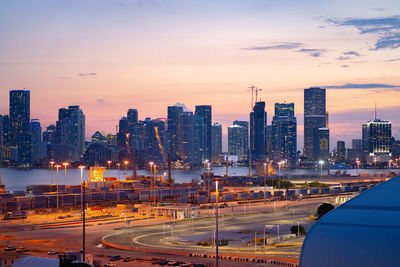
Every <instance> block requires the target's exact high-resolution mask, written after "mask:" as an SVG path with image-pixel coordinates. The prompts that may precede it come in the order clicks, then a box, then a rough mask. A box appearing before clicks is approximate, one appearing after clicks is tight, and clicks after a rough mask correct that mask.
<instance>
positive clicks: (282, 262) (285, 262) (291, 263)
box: [188, 253, 299, 267]
mask: <svg viewBox="0 0 400 267" xmlns="http://www.w3.org/2000/svg"><path fill="white" fill-rule="evenodd" d="M188 256H189V257H195V258H208V259H215V258H216V255H214V254H203V253H190V254H188ZM218 258H219V259H221V260H232V261H241V262H254V263H264V264H273V265H279V266H288V267H298V266H299V263H298V261H297V260H295V259H268V258H267V259H265V258H264V259H260V258H253V257H241V256H226V255H221V256H219V257H218Z"/></svg>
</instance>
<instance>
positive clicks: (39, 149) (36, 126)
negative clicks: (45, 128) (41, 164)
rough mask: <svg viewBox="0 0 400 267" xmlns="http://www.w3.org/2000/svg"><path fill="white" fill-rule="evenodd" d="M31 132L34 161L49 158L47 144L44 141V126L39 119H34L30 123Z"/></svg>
mask: <svg viewBox="0 0 400 267" xmlns="http://www.w3.org/2000/svg"><path fill="white" fill-rule="evenodd" d="M30 132H31V135H32V139H31V143H32V161H33V162H34V163H38V162H37V161H39V160H42V159H45V158H46V157H47V142H43V141H42V126H41V125H40V121H39V120H38V119H32V120H31V123H30Z"/></svg>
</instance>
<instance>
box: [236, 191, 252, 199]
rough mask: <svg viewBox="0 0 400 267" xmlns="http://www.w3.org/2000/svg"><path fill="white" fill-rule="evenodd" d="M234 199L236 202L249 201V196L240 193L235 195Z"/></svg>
mask: <svg viewBox="0 0 400 267" xmlns="http://www.w3.org/2000/svg"><path fill="white" fill-rule="evenodd" d="M236 199H237V200H244V199H249V194H248V193H245V192H242V193H237V194H236Z"/></svg>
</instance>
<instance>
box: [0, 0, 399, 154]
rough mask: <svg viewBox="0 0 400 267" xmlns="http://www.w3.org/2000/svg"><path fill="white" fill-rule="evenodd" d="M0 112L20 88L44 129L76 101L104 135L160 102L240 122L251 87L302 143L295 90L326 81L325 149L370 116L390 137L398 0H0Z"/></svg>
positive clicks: (395, 109) (155, 114)
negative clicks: (286, 110) (278, 107)
mask: <svg viewBox="0 0 400 267" xmlns="http://www.w3.org/2000/svg"><path fill="white" fill-rule="evenodd" d="M0 51H1V52H0V89H1V90H0V100H1V101H0V114H8V105H9V103H8V102H9V100H8V99H9V90H12V89H22V88H26V89H29V90H31V118H39V119H40V121H41V123H42V127H43V128H45V127H46V126H48V125H49V124H51V123H55V121H56V120H57V115H58V109H59V108H61V107H67V106H68V105H75V104H78V105H80V106H81V107H82V109H83V111H84V113H85V115H86V135H87V136H88V137H89V136H91V134H93V133H94V132H95V131H96V130H104V131H107V132H115V125H116V124H117V123H118V120H119V118H120V117H121V116H124V115H125V114H126V111H127V109H128V108H137V109H138V110H139V119H144V118H145V117H151V118H159V117H166V116H167V106H168V105H174V104H175V103H177V102H179V103H184V104H185V105H186V106H187V107H188V108H189V109H191V110H194V106H195V105H201V104H210V105H212V107H213V122H219V123H222V124H223V129H224V132H225V133H226V127H227V126H229V125H231V123H232V121H233V120H236V119H241V120H248V116H249V111H250V99H251V94H250V92H249V91H248V87H249V86H250V85H251V84H254V85H256V86H258V87H259V88H262V93H261V99H262V100H263V101H264V100H265V101H266V103H267V112H268V124H270V122H271V119H272V116H273V105H274V103H275V102H285V101H286V102H294V103H295V109H296V116H297V119H298V124H299V126H298V136H299V138H298V140H299V145H298V149H299V150H300V149H302V147H303V89H304V88H308V87H311V86H321V87H324V88H327V109H328V111H329V113H330V119H329V122H330V128H331V148H333V147H335V146H336V141H337V140H345V141H346V146H351V139H353V138H361V124H362V123H365V122H366V121H368V120H370V119H373V118H374V106H375V102H376V103H377V107H378V117H379V118H381V119H386V120H390V121H391V122H392V123H393V135H394V136H395V137H396V138H400V2H399V1H398V0H393V1H386V0H382V1H368V0H363V1H317V0H313V1H311V0H310V1H300V0H292V1H287V0H280V1H272V0H271V1H267V0H259V1H258V0H242V1H237V0H220V1H217V0H202V1H189V0H187V1H182V0H168V1H167V0H149V1H145V0H142V1H134V0H130V1H128V0H115V1H111V0H107V1H105V0H104V1H103V0H71V1H57V0H48V1H45V0H30V1H28V0H25V1H15V0H2V1H0Z"/></svg>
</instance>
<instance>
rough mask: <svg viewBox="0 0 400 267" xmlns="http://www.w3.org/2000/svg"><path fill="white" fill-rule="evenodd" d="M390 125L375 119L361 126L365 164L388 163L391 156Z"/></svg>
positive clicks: (388, 122)
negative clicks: (365, 154)
mask: <svg viewBox="0 0 400 267" xmlns="http://www.w3.org/2000/svg"><path fill="white" fill-rule="evenodd" d="M391 139H392V123H391V122H390V121H383V120H379V119H375V120H373V121H369V122H368V123H367V124H366V125H363V141H364V142H365V143H364V144H365V146H366V147H365V151H366V152H367V153H368V154H367V158H366V160H367V163H372V162H374V160H376V161H377V162H388V161H389V159H390V158H391V156H392V140H391Z"/></svg>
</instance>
